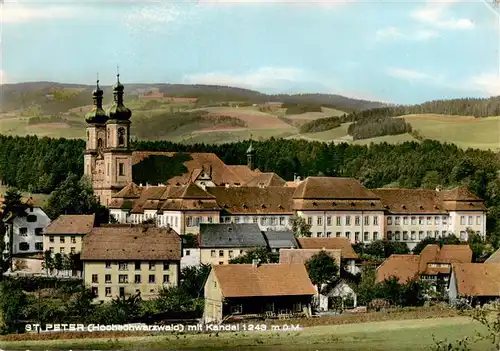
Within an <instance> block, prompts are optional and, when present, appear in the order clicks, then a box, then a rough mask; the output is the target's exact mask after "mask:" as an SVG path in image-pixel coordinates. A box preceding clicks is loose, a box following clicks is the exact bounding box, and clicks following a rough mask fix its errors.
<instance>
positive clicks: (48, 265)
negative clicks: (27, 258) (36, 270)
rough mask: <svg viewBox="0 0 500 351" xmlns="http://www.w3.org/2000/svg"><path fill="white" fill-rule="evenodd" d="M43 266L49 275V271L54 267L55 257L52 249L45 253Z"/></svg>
mask: <svg viewBox="0 0 500 351" xmlns="http://www.w3.org/2000/svg"><path fill="white" fill-rule="evenodd" d="M42 266H43V269H45V272H46V273H47V275H49V273H50V272H52V270H53V269H54V258H53V257H52V252H50V250H46V251H45V252H44V253H43V262H42Z"/></svg>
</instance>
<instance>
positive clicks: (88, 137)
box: [87, 130, 90, 141]
mask: <svg viewBox="0 0 500 351" xmlns="http://www.w3.org/2000/svg"><path fill="white" fill-rule="evenodd" d="M89 140H90V132H89V131H88V130H87V141H89Z"/></svg>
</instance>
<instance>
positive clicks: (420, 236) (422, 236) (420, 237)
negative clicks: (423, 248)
mask: <svg viewBox="0 0 500 351" xmlns="http://www.w3.org/2000/svg"><path fill="white" fill-rule="evenodd" d="M423 238H424V232H423V231H419V232H418V240H422V239H423Z"/></svg>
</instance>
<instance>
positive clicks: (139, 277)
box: [134, 274, 141, 284]
mask: <svg viewBox="0 0 500 351" xmlns="http://www.w3.org/2000/svg"><path fill="white" fill-rule="evenodd" d="M134 283H135V284H140V283H141V275H140V274H136V275H134Z"/></svg>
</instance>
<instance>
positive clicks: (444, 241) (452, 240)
mask: <svg viewBox="0 0 500 351" xmlns="http://www.w3.org/2000/svg"><path fill="white" fill-rule="evenodd" d="M430 244H437V245H439V246H440V247H442V246H443V245H459V244H461V241H460V239H459V238H457V237H456V236H455V235H453V234H450V235H448V236H443V237H439V238H437V239H435V238H425V239H422V240H421V241H420V242H419V243H418V244H417V245H416V246H415V247H414V248H413V254H415V255H419V254H420V253H421V252H422V250H423V249H424V248H425V247H426V246H427V245H430Z"/></svg>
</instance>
